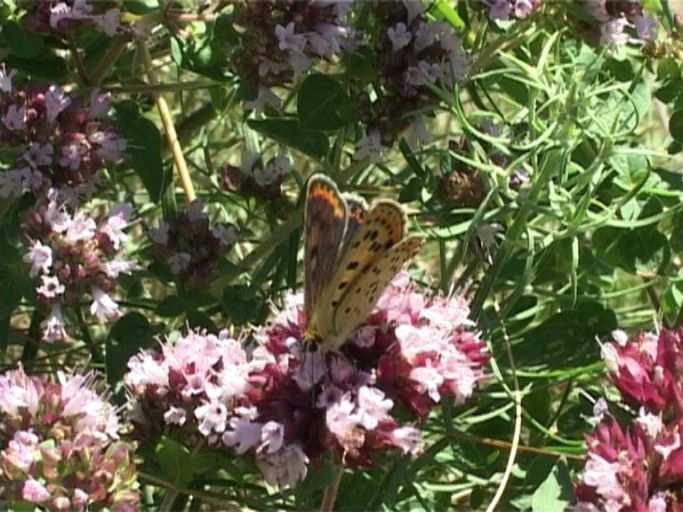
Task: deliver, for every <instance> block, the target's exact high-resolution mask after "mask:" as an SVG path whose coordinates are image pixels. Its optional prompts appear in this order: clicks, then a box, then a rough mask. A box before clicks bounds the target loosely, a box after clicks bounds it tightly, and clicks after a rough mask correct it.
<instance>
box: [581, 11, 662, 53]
mask: <svg viewBox="0 0 683 512" xmlns="http://www.w3.org/2000/svg"><path fill="white" fill-rule="evenodd" d="M642 3H643V2H641V1H640V0H635V1H632V2H623V1H620V0H603V1H600V2H595V1H585V2H581V3H580V5H581V6H582V7H583V9H584V10H585V15H583V16H581V17H578V18H577V19H575V20H574V22H575V24H576V25H577V27H578V29H579V31H580V32H581V33H583V34H584V35H585V36H586V37H587V39H589V40H591V41H592V42H594V43H597V44H616V45H622V44H626V43H629V42H633V41H653V40H654V39H655V38H656V37H657V21H656V20H655V19H653V18H649V17H647V16H646V15H645V14H644V12H643V8H642ZM570 15H571V12H570ZM586 18H587V19H586Z"/></svg>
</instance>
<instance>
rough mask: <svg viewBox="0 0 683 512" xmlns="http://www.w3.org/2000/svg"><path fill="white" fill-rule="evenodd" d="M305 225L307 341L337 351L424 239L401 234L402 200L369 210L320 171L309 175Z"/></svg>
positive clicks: (403, 222)
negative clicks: (346, 194)
mask: <svg viewBox="0 0 683 512" xmlns="http://www.w3.org/2000/svg"><path fill="white" fill-rule="evenodd" d="M304 225H305V230H306V244H305V251H304V260H305V278H304V280H305V286H304V297H305V301H304V302H305V310H306V317H307V329H306V335H305V337H306V341H307V342H310V343H314V344H319V345H321V346H322V347H323V348H325V349H327V350H337V349H339V347H340V346H341V345H342V344H343V343H344V342H345V341H346V339H347V338H348V337H349V336H350V335H351V334H352V333H353V331H354V330H356V329H357V328H358V327H359V326H360V325H361V324H362V322H363V321H364V320H365V319H366V318H367V316H368V315H369V314H370V312H371V311H372V310H373V308H374V307H375V305H376V304H377V301H378V300H379V298H380V296H381V295H382V292H383V291H384V289H385V288H386V287H387V285H388V284H389V282H391V280H392V279H393V277H394V276H395V275H396V273H397V272H398V271H399V270H400V269H401V267H402V266H403V265H404V263H406V262H407V261H409V260H410V259H412V258H413V256H414V255H415V254H416V253H417V251H419V249H420V248H421V247H422V244H423V243H424V238H423V237H420V236H411V237H406V236H405V230H406V217H405V213H404V211H403V208H402V207H401V205H400V204H398V203H396V202H395V201H390V200H380V201H377V202H376V203H375V204H373V206H372V208H370V209H368V208H367V206H366V204H365V202H364V201H363V200H361V199H358V198H350V199H348V200H347V199H345V198H344V197H343V196H342V195H341V194H340V193H339V190H338V189H337V187H336V185H335V184H334V182H332V181H331V180H330V179H329V178H327V177H326V176H324V175H322V174H316V175H314V176H313V177H312V178H311V179H310V180H309V183H308V188H307V195H306V212H305V222H304Z"/></svg>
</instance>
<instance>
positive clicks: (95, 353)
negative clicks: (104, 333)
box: [75, 307, 104, 364]
mask: <svg viewBox="0 0 683 512" xmlns="http://www.w3.org/2000/svg"><path fill="white" fill-rule="evenodd" d="M75 309H76V319H77V320H78V327H79V328H80V329H81V335H82V336H83V341H85V344H86V345H87V346H88V349H89V350H90V354H91V355H92V358H93V361H94V362H95V363H100V364H103V363H104V357H102V352H100V349H99V347H98V346H97V343H95V340H93V337H92V335H91V334H90V329H88V325H87V324H86V323H85V318H84V317H83V310H82V309H81V308H80V307H77V308H75Z"/></svg>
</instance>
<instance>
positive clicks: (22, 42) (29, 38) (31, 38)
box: [2, 21, 43, 59]
mask: <svg viewBox="0 0 683 512" xmlns="http://www.w3.org/2000/svg"><path fill="white" fill-rule="evenodd" d="M2 35H3V37H4V38H5V41H6V42H7V46H8V47H9V49H10V51H11V52H12V53H13V54H14V55H16V56H18V57H21V58H23V59H31V58H33V57H35V56H36V55H38V54H39V53H40V52H41V50H42V49H43V39H42V38H41V37H39V36H38V35H36V34H29V33H28V32H27V31H26V30H24V27H22V26H21V25H20V24H19V23H17V22H16V21H6V22H5V23H4V24H3V25H2Z"/></svg>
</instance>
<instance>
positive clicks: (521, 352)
mask: <svg viewBox="0 0 683 512" xmlns="http://www.w3.org/2000/svg"><path fill="white" fill-rule="evenodd" d="M616 328H617V318H616V315H615V314H614V311H612V310H611V309H605V307H604V306H603V305H602V304H600V303H599V302H597V301H585V302H579V303H577V305H576V307H574V308H571V309H565V310H564V311H560V312H558V313H555V314H554V315H553V316H551V317H550V318H548V319H547V320H545V321H543V322H542V323H541V324H540V325H538V326H537V327H535V328H533V329H532V330H530V331H528V332H527V333H526V334H525V335H524V343H520V344H519V345H517V346H515V361H517V364H519V365H523V366H528V365H535V364H539V365H544V366H549V367H563V368H569V367H576V366H581V365H584V364H588V363H589V362H593V361H595V358H597V357H599V347H598V344H597V343H595V338H596V336H597V337H602V336H607V335H608V334H609V333H611V332H612V331H613V330H614V329H616ZM568 340H571V343H570V342H568ZM540 346H542V347H543V350H542V351H539V350H538V347H540Z"/></svg>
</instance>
